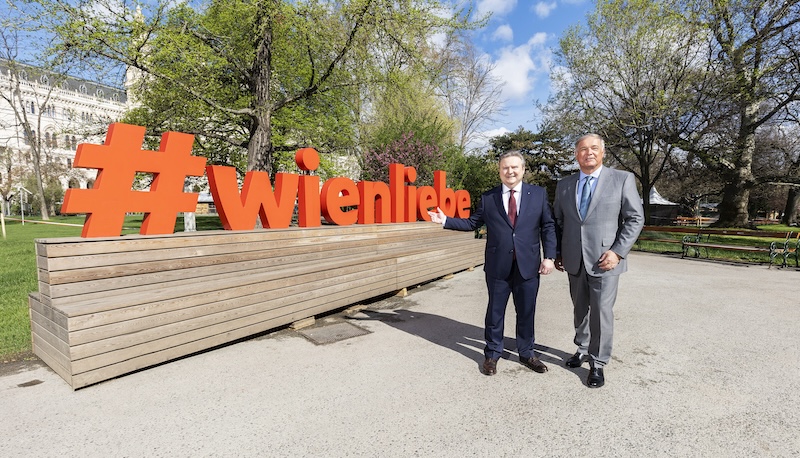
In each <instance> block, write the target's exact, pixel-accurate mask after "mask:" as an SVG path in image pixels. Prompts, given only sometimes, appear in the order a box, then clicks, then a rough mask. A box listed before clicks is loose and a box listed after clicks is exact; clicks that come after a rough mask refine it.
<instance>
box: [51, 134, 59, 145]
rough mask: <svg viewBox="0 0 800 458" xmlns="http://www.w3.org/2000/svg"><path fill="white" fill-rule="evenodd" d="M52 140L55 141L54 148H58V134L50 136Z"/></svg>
mask: <svg viewBox="0 0 800 458" xmlns="http://www.w3.org/2000/svg"><path fill="white" fill-rule="evenodd" d="M50 141H51V142H52V143H53V148H58V135H56V134H53V136H52V137H50Z"/></svg>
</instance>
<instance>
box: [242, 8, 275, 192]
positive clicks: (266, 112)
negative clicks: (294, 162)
mask: <svg viewBox="0 0 800 458" xmlns="http://www.w3.org/2000/svg"><path fill="white" fill-rule="evenodd" d="M273 3H274V2H273ZM265 7H266V9H264V10H262V12H261V21H262V22H263V23H262V27H261V30H263V32H262V36H261V37H259V38H258V39H257V40H258V47H257V48H256V58H255V61H254V63H253V74H252V81H251V83H250V84H251V88H252V91H253V104H254V106H253V110H254V114H253V125H252V128H251V129H250V142H249V144H248V145H247V170H248V171H250V170H260V171H264V172H267V173H269V175H270V177H272V173H273V170H272V158H273V153H274V149H273V146H272V105H271V103H270V102H271V101H270V90H271V89H270V84H271V77H272V14H274V12H275V11H277V7H276V6H274V5H273V4H272V3H270V2H266V3H265Z"/></svg>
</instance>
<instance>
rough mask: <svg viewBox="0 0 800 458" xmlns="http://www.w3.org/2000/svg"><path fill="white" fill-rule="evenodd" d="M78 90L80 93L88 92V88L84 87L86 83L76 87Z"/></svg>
mask: <svg viewBox="0 0 800 458" xmlns="http://www.w3.org/2000/svg"><path fill="white" fill-rule="evenodd" d="M78 91H79V92H80V93H81V94H86V93H87V92H89V90H88V89H86V85H85V84H81V86H80V87H79V88H78Z"/></svg>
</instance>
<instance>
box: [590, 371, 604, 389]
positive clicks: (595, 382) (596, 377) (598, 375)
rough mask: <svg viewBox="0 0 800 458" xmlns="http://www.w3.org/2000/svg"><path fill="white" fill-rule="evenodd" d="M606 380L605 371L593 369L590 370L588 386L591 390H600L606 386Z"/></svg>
mask: <svg viewBox="0 0 800 458" xmlns="http://www.w3.org/2000/svg"><path fill="white" fill-rule="evenodd" d="M605 383H606V378H605V376H603V369H601V368H599V367H597V368H595V367H593V368H591V369H590V370H589V377H587V378H586V384H587V385H589V388H600V387H601V386H603V385H605Z"/></svg>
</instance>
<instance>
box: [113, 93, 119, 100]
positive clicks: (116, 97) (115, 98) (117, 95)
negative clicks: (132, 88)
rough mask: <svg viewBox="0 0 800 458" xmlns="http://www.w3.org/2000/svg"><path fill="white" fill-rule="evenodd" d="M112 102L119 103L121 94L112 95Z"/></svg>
mask: <svg viewBox="0 0 800 458" xmlns="http://www.w3.org/2000/svg"><path fill="white" fill-rule="evenodd" d="M111 100H113V101H114V102H119V94H117V93H116V92H115V93H113V94H111Z"/></svg>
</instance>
